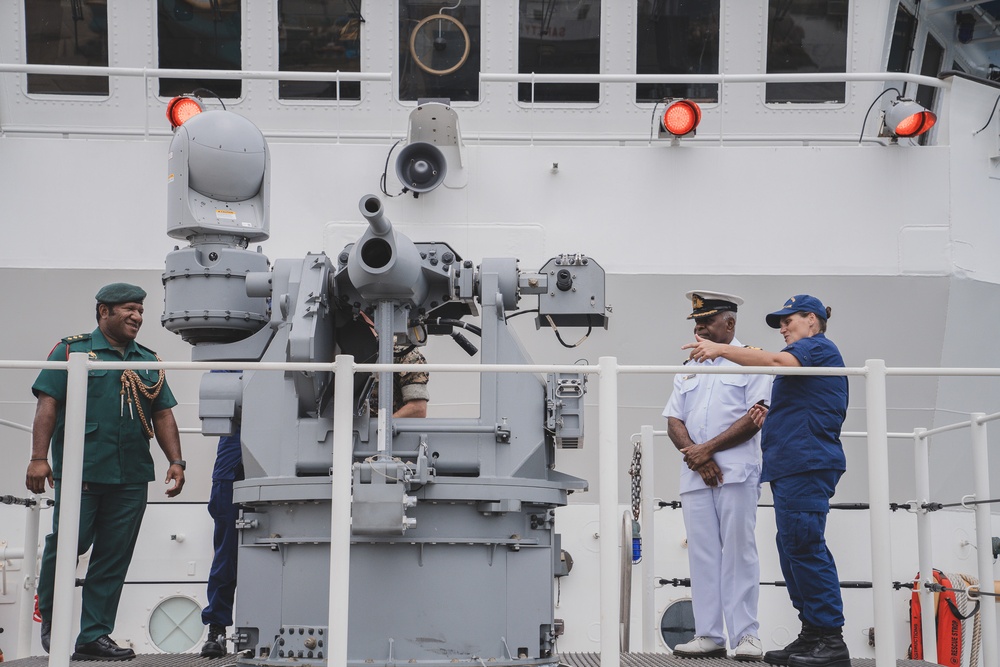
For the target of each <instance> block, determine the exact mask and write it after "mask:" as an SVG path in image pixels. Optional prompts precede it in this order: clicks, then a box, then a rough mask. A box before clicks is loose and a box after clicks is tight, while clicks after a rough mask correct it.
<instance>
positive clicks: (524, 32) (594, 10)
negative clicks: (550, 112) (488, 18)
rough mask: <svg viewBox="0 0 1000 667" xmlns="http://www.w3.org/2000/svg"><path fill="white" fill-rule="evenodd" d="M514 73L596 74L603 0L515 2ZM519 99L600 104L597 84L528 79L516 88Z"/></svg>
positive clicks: (599, 59)
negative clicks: (515, 67)
mask: <svg viewBox="0 0 1000 667" xmlns="http://www.w3.org/2000/svg"><path fill="white" fill-rule="evenodd" d="M518 31H519V33H520V34H519V37H518V40H517V48H518V50H517V53H518V58H517V67H518V69H517V71H518V72H520V73H525V74H526V73H529V72H537V73H545V74H599V73H600V71H601V0H572V1H568V2H567V1H565V0H518ZM517 99H518V101H520V102H594V103H596V102H599V101H600V84H596V83H545V84H535V86H534V91H532V86H531V84H529V83H521V84H518V86H517Z"/></svg>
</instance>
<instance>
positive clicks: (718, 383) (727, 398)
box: [663, 338, 773, 493]
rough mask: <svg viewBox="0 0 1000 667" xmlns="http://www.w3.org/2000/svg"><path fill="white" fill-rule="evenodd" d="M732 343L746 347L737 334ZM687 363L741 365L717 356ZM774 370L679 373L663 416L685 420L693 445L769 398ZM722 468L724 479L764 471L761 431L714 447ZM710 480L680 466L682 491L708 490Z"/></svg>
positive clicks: (732, 480) (740, 478)
mask: <svg viewBox="0 0 1000 667" xmlns="http://www.w3.org/2000/svg"><path fill="white" fill-rule="evenodd" d="M731 344H732V345H735V346H737V347H743V345H742V344H741V343H740V342H739V341H738V340H736V339H735V338H734V339H733V342H732V343H731ZM687 366H689V367H694V366H738V364H735V363H733V362H731V361H729V360H728V359H723V358H721V357H719V358H718V359H714V360H712V361H703V362H696V361H690V362H688V364H687ZM772 379H773V377H772V376H770V375H738V374H733V375H714V374H713V375H709V374H707V373H706V374H695V373H679V374H677V375H676V376H675V377H674V390H673V393H671V394H670V400H669V401H668V402H667V406H666V407H665V408H664V409H663V416H664V417H674V418H676V419H679V420H681V421H682V422H684V425H685V426H686V427H687V430H688V434H690V436H691V440H693V441H694V442H695V444H699V445H700V444H701V443H703V442H706V441H708V440H711V439H712V438H714V437H715V436H717V435H719V434H720V433H722V432H723V431H725V430H726V429H728V428H729V427H730V426H732V424H733V423H734V422H735V421H736V420H737V419H739V418H740V417H742V416H743V415H745V414H746V413H747V410H749V409H750V406H752V405H753V404H754V403H756V402H757V401H761V400H764V401H767V402H768V403H770V401H771V382H772ZM712 458H714V459H715V462H716V464H717V465H718V466H719V469H720V470H721V471H722V482H723V484H734V483H737V482H743V481H746V479H747V478H748V477H749V476H750V473H751V472H753V471H756V472H757V473H758V474H759V473H760V432H758V433H757V434H756V435H754V436H753V437H752V438H751V439H750V440H748V441H747V442H744V443H742V444H739V445H736V446H735V447H730V448H729V449H727V450H724V451H721V452H716V453H715V454H714V455H713V457H712ZM706 488H708V485H706V484H705V482H704V481H703V480H702V478H701V475H699V474H698V473H697V472H695V471H694V470H691V469H690V468H688V467H687V465H686V464H683V463H682V465H681V480H680V493H686V492H688V491H696V490H698V489H706Z"/></svg>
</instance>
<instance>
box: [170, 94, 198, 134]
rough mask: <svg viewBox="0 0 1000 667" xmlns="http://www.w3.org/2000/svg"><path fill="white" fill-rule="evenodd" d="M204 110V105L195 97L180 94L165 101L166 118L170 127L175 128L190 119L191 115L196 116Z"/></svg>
mask: <svg viewBox="0 0 1000 667" xmlns="http://www.w3.org/2000/svg"><path fill="white" fill-rule="evenodd" d="M204 110H205V107H203V106H202V105H201V102H199V101H198V99H197V98H194V97H188V96H186V95H181V96H180V97H175V98H174V99H172V100H170V101H169V102H168V103H167V120H169V121H170V127H172V128H174V129H175V130H176V129H177V128H178V127H180V126H181V125H183V124H184V123H186V122H187V121H188V120H190V119H191V117H192V116H197V115H198V114H200V113H201V112H202V111H204Z"/></svg>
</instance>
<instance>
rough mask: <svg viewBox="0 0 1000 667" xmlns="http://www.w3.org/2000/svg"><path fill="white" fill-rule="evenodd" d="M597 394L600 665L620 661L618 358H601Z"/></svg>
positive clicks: (610, 666) (612, 666)
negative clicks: (599, 383) (599, 382)
mask: <svg viewBox="0 0 1000 667" xmlns="http://www.w3.org/2000/svg"><path fill="white" fill-rule="evenodd" d="M598 363H599V364H600V374H601V385H600V391H599V393H598V400H599V402H600V404H599V405H598V415H599V417H598V419H599V423H598V443H599V445H598V452H597V460H598V462H599V464H600V465H599V472H598V484H599V485H600V491H599V493H598V502H599V503H600V512H599V526H600V528H599V530H600V553H601V566H600V589H601V597H600V604H601V667H619V665H620V663H621V655H620V650H621V649H620V645H619V627H618V602H619V600H618V598H619V595H620V589H619V586H618V584H619V580H618V563H619V562H620V558H621V556H620V553H619V546H618V527H617V525H618V517H617V515H618V361H617V359H615V357H601V358H600V359H599V360H598Z"/></svg>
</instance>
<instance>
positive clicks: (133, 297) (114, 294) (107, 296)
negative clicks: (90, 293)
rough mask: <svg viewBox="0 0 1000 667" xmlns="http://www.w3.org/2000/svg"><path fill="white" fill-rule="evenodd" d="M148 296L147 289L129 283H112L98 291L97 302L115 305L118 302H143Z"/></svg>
mask: <svg viewBox="0 0 1000 667" xmlns="http://www.w3.org/2000/svg"><path fill="white" fill-rule="evenodd" d="M145 298H146V290H144V289H142V288H141V287H136V286H135V285H129V284H128V283H111V284H110V285H105V286H104V287H102V288H101V289H100V291H98V292H97V303H106V304H108V305H112V306H113V305H115V304H116V303H142V301H143V299H145Z"/></svg>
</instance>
